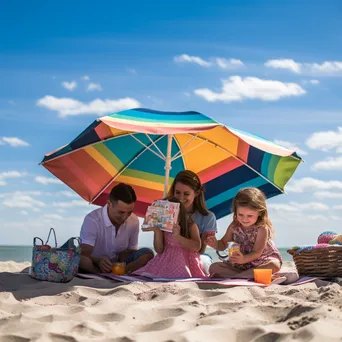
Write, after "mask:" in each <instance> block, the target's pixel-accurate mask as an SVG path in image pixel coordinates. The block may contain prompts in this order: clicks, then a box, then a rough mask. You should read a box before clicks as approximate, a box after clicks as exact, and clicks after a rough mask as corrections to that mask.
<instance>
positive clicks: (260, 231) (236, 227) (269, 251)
mask: <svg viewBox="0 0 342 342" xmlns="http://www.w3.org/2000/svg"><path fill="white" fill-rule="evenodd" d="M232 211H233V215H234V216H233V222H232V223H231V224H230V225H229V227H228V229H227V231H226V234H225V235H224V236H223V238H222V239H221V240H216V237H214V236H213V237H209V238H208V239H207V241H206V242H207V244H208V245H209V246H211V247H212V248H214V249H216V250H218V251H223V250H225V249H226V248H227V244H228V242H231V241H233V242H236V243H238V244H239V245H240V252H234V253H233V255H232V256H231V257H230V258H229V260H228V261H226V262H216V263H214V264H212V265H211V266H210V269H209V272H210V275H211V276H212V277H219V278H230V277H235V278H253V269H254V268H268V269H272V273H276V272H278V271H279V270H280V267H281V264H282V258H281V255H280V253H279V251H278V249H277V248H276V246H275V244H274V242H273V241H272V238H273V235H274V230H273V226H272V223H271V221H270V219H269V218H268V213H267V207H266V198H265V195H264V194H263V193H262V192H261V191H260V190H259V189H257V188H245V189H242V190H240V191H239V192H238V193H237V195H236V196H235V198H234V200H233V208H232Z"/></svg>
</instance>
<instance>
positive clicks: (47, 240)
mask: <svg viewBox="0 0 342 342" xmlns="http://www.w3.org/2000/svg"><path fill="white" fill-rule="evenodd" d="M51 232H53V235H54V238H55V247H56V248H57V238H56V232H55V230H54V229H53V228H50V231H49V235H48V237H47V239H46V242H45V244H46V245H47V244H48V242H49V239H50V235H51Z"/></svg>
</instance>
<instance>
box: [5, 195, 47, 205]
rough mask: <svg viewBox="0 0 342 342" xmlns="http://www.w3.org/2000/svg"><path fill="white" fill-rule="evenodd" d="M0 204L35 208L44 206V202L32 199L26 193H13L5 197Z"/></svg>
mask: <svg viewBox="0 0 342 342" xmlns="http://www.w3.org/2000/svg"><path fill="white" fill-rule="evenodd" d="M2 204H3V205H4V206H6V207H9V208H31V209H33V208H37V207H44V206H45V204H44V203H43V202H41V201H38V200H36V199H34V198H33V197H31V196H28V195H20V194H18V195H17V194H15V195H13V196H12V197H9V198H6V199H5V200H4V201H3V202H2ZM37 209H38V208H37Z"/></svg>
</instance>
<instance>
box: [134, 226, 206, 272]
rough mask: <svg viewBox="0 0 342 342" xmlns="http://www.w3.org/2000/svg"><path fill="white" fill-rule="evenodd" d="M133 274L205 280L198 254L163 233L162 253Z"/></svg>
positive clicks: (171, 236) (169, 234)
mask: <svg viewBox="0 0 342 342" xmlns="http://www.w3.org/2000/svg"><path fill="white" fill-rule="evenodd" d="M134 274H138V275H142V276H148V277H152V278H157V277H161V278H207V276H206V275H205V274H204V272H203V270H202V265H201V262H200V254H199V253H198V252H195V251H193V250H190V249H187V248H184V247H182V246H181V245H180V243H179V242H178V241H177V240H176V239H175V238H174V237H173V235H172V234H171V233H166V232H165V233H164V252H163V253H161V254H157V255H156V256H155V257H154V258H153V259H152V260H151V261H149V263H148V264H147V265H145V266H144V267H142V268H140V269H138V270H137V271H135V272H134Z"/></svg>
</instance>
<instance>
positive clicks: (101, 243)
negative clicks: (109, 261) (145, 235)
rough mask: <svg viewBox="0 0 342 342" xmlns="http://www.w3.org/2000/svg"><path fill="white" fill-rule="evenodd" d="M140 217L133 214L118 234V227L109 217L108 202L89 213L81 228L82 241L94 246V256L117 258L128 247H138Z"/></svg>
mask: <svg viewBox="0 0 342 342" xmlns="http://www.w3.org/2000/svg"><path fill="white" fill-rule="evenodd" d="M138 237H139V219H138V217H137V216H136V215H135V214H132V215H130V216H129V217H128V219H127V220H126V221H125V222H124V223H123V224H122V225H121V226H120V228H119V230H118V234H117V235H116V228H115V226H114V225H113V224H112V222H111V221H110V219H109V217H108V207H107V204H106V205H105V206H104V207H103V208H99V209H96V210H94V211H92V212H91V213H89V214H88V215H87V216H86V217H85V218H84V221H83V225H82V228H81V234H80V238H81V243H82V244H86V245H90V246H94V249H93V252H92V254H91V255H92V256H94V257H103V256H105V255H106V256H108V257H109V258H115V257H116V256H117V255H118V253H120V252H122V251H125V250H127V249H130V250H136V249H138Z"/></svg>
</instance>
